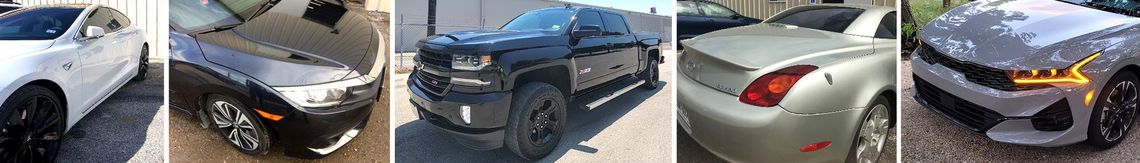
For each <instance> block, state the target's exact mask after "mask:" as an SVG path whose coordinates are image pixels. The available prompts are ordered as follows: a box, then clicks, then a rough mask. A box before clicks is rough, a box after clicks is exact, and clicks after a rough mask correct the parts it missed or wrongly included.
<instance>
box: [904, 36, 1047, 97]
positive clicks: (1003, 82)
mask: <svg viewBox="0 0 1140 163" xmlns="http://www.w3.org/2000/svg"><path fill="white" fill-rule="evenodd" d="M916 52H918V54H919V57H921V58H922V60H923V61H925V62H926V63H929V64H940V65H942V66H945V67H947V68H950V69H951V70H954V71H957V72H959V73H962V74H963V75H965V76H966V80H969V81H970V82H973V83H977V84H978V85H982V86H986V87H990V88H993V89H997V90H1003V91H1021V90H1032V89H1041V88H1046V87H1048V86H1047V85H1015V84H1014V83H1013V79H1010V78H1009V76H1008V75H1007V71H1006V70H1002V69H997V68H991V67H988V66H984V65H981V64H977V63H973V62H968V61H963V60H958V59H954V58H950V57H948V56H946V55H945V54H942V53H941V52H938V50H935V49H934V47H931V46H930V45H928V44H923V45H922V46H921V47H918V49H917V50H916Z"/></svg>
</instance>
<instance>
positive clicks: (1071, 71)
mask: <svg viewBox="0 0 1140 163" xmlns="http://www.w3.org/2000/svg"><path fill="white" fill-rule="evenodd" d="M1138 6H1140V2H1136V1H1103V0H1060V1H977V2H972V3H968V4H965V5H962V6H960V7H958V8H955V9H953V10H951V11H949V12H947V13H946V14H944V15H942V16H940V17H938V18H937V19H935V20H934V21H931V23H930V24H927V25H926V26H925V27H924V29H923V30H922V32H921V33H920V34H919V36H920V37H921V40H922V41H923V44H922V45H920V46H919V49H918V50H916V52H915V53H914V55H913V56H912V60H913V62H912V68H913V70H914V74H913V75H914V87H915V89H914V90H915V93H914V96H915V100H916V101H918V102H919V103H920V104H922V105H923V106H925V107H926V108H927V109H929V110H931V111H932V112H933V113H936V114H938V115H942V116H943V117H946V118H947V119H949V120H950V122H954V123H956V124H959V125H960V126H962V127H963V128H966V129H969V130H972V131H975V132H979V133H984V134H985V136H987V137H989V138H990V139H993V140H996V141H999V142H1005V143H1013V144H1021V145H1031V146H1044V147H1053V146H1062V145H1068V144H1074V143H1080V142H1087V143H1088V144H1091V145H1093V146H1097V147H1100V148H1111V147H1113V146H1116V144H1119V143H1120V141H1121V140H1124V138H1125V137H1126V136H1127V135H1128V131H1129V129H1130V128H1131V126H1132V124H1133V120H1134V119H1135V117H1136V106H1137V88H1136V84H1137V83H1140V81H1138V79H1137V73H1140V66H1138V65H1137V64H1138V63H1140V57H1138V56H1137V55H1140V51H1137V48H1136V47H1140V38H1138V37H1140V18H1137V16H1140V12H1138V11H1137V7H1138Z"/></svg>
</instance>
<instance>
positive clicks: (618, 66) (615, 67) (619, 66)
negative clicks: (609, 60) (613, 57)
mask: <svg viewBox="0 0 1140 163" xmlns="http://www.w3.org/2000/svg"><path fill="white" fill-rule="evenodd" d="M621 66H625V64H620V65H617V66H614V67H610V69H611V70H613V69H618V68H621Z"/></svg>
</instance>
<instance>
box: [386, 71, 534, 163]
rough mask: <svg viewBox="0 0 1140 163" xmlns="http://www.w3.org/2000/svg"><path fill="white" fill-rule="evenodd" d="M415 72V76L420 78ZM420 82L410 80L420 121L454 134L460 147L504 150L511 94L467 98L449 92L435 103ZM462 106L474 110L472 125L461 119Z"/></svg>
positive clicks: (469, 95)
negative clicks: (505, 128) (502, 148)
mask: <svg viewBox="0 0 1140 163" xmlns="http://www.w3.org/2000/svg"><path fill="white" fill-rule="evenodd" d="M415 73H417V72H413V74H412V75H413V76H414V75H416V74H415ZM420 84H421V83H420V81H419V80H415V79H410V80H408V91H409V94H412V97H411V99H410V100H409V101H410V102H411V103H412V105H413V106H415V108H416V113H417V115H418V116H419V118H420V119H423V120H427V121H428V122H430V123H431V124H432V125H433V126H435V127H436V128H438V129H440V130H443V131H446V132H448V133H450V135H451V137H453V138H455V139H456V140H457V141H459V143H460V144H463V145H464V146H467V147H469V148H472V149H475V150H491V149H496V148H499V147H502V146H503V138H504V137H503V134H504V131H503V127H504V126H506V124H507V120H508V119H507V116H508V114H510V113H509V112H510V103H511V93H510V92H492V93H483V94H465V93H459V92H448V93H445V94H444V95H443V96H440V98H438V99H433V98H432V97H433V96H430V95H429V94H428V92H425V91H426V90H424V88H421V87H422V86H421V85H420ZM460 106H470V107H471V109H470V120H471V121H470V123H467V122H464V121H463V119H462V117H461V112H460V109H459V108H460Z"/></svg>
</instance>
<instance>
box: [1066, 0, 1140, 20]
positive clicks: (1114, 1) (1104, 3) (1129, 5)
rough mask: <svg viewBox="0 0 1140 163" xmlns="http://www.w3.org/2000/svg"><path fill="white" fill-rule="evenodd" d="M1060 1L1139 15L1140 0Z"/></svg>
mask: <svg viewBox="0 0 1140 163" xmlns="http://www.w3.org/2000/svg"><path fill="white" fill-rule="evenodd" d="M1060 1H1061V2H1066V3H1071V4H1075V5H1080V6H1084V7H1088V8H1093V9H1097V10H1102V11H1107V12H1112V13H1117V14H1121V15H1128V16H1133V17H1140V10H1137V8H1138V7H1140V2H1137V1H1131V0H1060Z"/></svg>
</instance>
